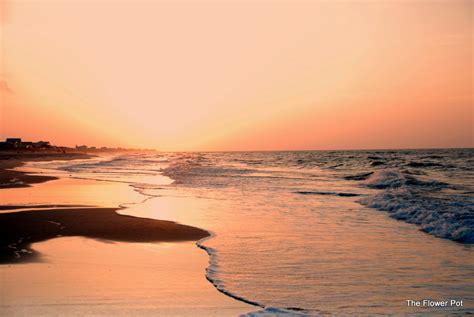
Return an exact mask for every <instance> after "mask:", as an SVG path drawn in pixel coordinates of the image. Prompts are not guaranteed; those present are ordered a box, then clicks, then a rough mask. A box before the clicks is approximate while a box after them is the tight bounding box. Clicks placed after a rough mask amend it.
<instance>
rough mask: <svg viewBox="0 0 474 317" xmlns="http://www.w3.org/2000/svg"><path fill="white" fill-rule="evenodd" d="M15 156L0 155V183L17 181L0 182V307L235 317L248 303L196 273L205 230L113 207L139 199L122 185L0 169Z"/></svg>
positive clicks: (15, 312) (20, 312) (16, 312)
mask: <svg viewBox="0 0 474 317" xmlns="http://www.w3.org/2000/svg"><path fill="white" fill-rule="evenodd" d="M75 158H81V159H83V158H85V157H83V156H82V157H75ZM75 158H71V159H75ZM36 159H38V160H46V158H45V157H42V158H35V160H36ZM51 159H60V160H63V159H67V158H65V157H64V156H62V155H60V157H57V156H55V157H54V158H51ZM26 160H27V161H29V160H30V159H29V158H28V159H26ZM22 162H24V159H11V158H10V159H9V160H2V159H1V157H0V166H1V167H2V168H0V175H1V177H0V180H1V181H0V183H4V180H6V181H7V182H10V180H11V176H12V175H13V176H15V177H17V176H19V177H21V179H22V181H23V182H24V185H23V186H18V184H17V185H14V186H2V187H0V198H1V199H0V200H1V201H2V204H3V205H1V206H0V240H1V241H2V242H1V247H0V249H1V250H0V253H1V254H2V255H1V256H0V257H1V260H0V261H1V263H0V281H1V282H0V315H1V316H31V315H35V316H64V315H67V316H84V315H94V316H111V315H114V316H130V315H135V316H157V315H158V316H162V315H166V316H238V315H241V314H245V313H247V312H249V311H253V310H254V307H253V306H250V305H247V304H245V303H242V302H239V301H235V300H233V299H231V298H229V297H227V296H225V295H223V294H222V293H220V292H219V291H217V290H216V289H215V288H214V287H213V286H212V284H210V283H209V282H208V281H207V280H206V277H205V269H206V267H207V265H208V261H209V258H208V256H207V254H206V253H205V252H203V251H202V250H200V249H199V248H197V247H196V244H195V241H197V240H198V239H200V238H202V237H205V236H208V232H207V231H204V230H201V229H197V228H193V227H189V226H185V225H180V224H178V223H175V222H172V221H162V220H156V219H147V218H138V217H137V216H138V214H137V215H133V214H130V212H128V209H126V208H118V207H117V206H118V205H121V206H122V204H124V205H123V206H129V205H134V207H135V208H138V209H139V207H140V205H141V202H142V201H143V199H144V198H143V196H142V195H140V194H139V193H138V192H136V191H134V190H133V189H132V188H131V187H129V186H128V185H126V184H121V183H113V182H98V181H94V180H86V179H73V178H69V177H68V176H67V175H65V177H62V176H61V175H60V176H61V177H60V178H57V177H54V176H55V175H57V174H54V176H53V175H48V173H49V172H48V171H46V170H43V171H41V170H40V171H38V172H37V171H33V173H32V172H31V171H32V169H25V170H24V171H23V172H21V170H20V171H18V173H13V174H12V173H9V172H10V171H6V169H8V168H14V167H18V166H21V165H22ZM25 171H27V172H25ZM14 172H16V170H15V171H14ZM43 173H44V175H42V174H43ZM17 178H18V177H17ZM31 184H34V185H33V186H31ZM9 185H11V184H9ZM98 206H100V207H98ZM126 210H127V211H126ZM125 211H126V212H125ZM191 211H192V210H190V212H191ZM117 212H119V213H117ZM127 213H128V215H127ZM20 239H21V241H20ZM19 241H20V242H19ZM5 245H6V246H7V248H5ZM22 249H24V251H22ZM15 252H17V253H15ZM30 252H31V253H30ZM17 255H20V258H18V257H17Z"/></svg>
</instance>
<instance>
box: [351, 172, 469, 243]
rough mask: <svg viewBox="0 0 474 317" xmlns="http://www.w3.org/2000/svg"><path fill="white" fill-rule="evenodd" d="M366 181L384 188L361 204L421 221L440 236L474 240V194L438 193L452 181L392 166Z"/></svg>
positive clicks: (459, 240)
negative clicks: (392, 168)
mask: <svg viewBox="0 0 474 317" xmlns="http://www.w3.org/2000/svg"><path fill="white" fill-rule="evenodd" d="M362 184H363V185H365V186H367V187H370V188H375V189H383V191H381V192H379V193H376V194H374V195H371V196H368V197H363V198H361V199H360V200H359V202H360V203H361V204H363V205H365V206H367V207H371V208H375V209H378V210H381V211H386V212H388V213H389V215H390V217H392V218H394V219H398V220H403V221H405V222H408V223H412V224H417V225H420V226H421V230H422V231H424V232H427V233H429V234H432V235H434V236H436V237H439V238H445V239H449V240H453V241H457V242H461V243H469V244H470V243H474V198H473V197H472V196H469V195H460V194H452V193H451V194H448V193H439V194H438V195H435V193H438V192H440V191H441V190H443V189H445V188H448V187H450V185H449V184H447V183H444V182H439V181H434V180H421V179H418V178H415V177H413V176H410V175H406V174H405V173H400V172H397V171H392V170H384V171H377V172H375V173H374V174H372V175H371V176H370V177H369V178H368V179H367V180H365V181H363V182H362Z"/></svg>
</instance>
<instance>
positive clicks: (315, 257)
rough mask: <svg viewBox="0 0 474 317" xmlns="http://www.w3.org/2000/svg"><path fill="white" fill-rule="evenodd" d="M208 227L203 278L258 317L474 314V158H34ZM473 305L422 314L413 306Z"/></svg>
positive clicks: (398, 154)
mask: <svg viewBox="0 0 474 317" xmlns="http://www.w3.org/2000/svg"><path fill="white" fill-rule="evenodd" d="M28 166H30V167H35V168H41V169H48V170H49V171H50V172H51V173H56V174H58V175H60V176H62V177H72V178H85V179H94V180H97V181H106V182H120V183H124V184H125V185H127V186H129V187H130V189H131V190H134V191H136V192H138V193H139V194H140V195H142V197H143V200H142V201H141V202H136V201H134V202H130V201H127V197H126V196H124V197H123V198H121V200H122V201H121V203H122V206H124V207H127V208H126V209H123V210H122V211H121V213H126V214H130V215H135V216H140V217H147V218H156V219H164V220H172V221H176V222H179V223H183V224H186V225H192V226H196V227H200V228H203V229H206V230H208V231H209V232H211V233H212V236H211V237H210V238H206V239H204V240H201V241H199V242H198V247H200V248H202V249H203V252H207V253H208V254H209V266H208V268H207V270H206V272H203V278H205V277H204V276H206V278H207V279H208V280H209V282H210V283H212V284H213V285H214V286H215V287H216V288H217V289H218V290H219V291H221V292H223V293H224V294H226V295H228V296H230V297H233V298H234V299H236V300H241V301H245V302H247V303H251V304H254V305H255V306H256V308H255V311H254V312H250V313H248V314H247V316H267V315H282V316H313V315H314V316H316V315H326V314H328V315H333V314H339V315H378V314H380V315H384V314H395V315H398V314H400V315H402V314H403V315H405V314H408V315H424V314H427V313H441V314H448V313H449V314H452V313H453V314H460V315H462V314H466V313H474V249H473V247H474V149H446V150H377V151H282V152H184V153H164V152H154V153H146V154H144V153H139V154H134V153H129V154H119V155H107V156H101V157H97V158H92V159H88V160H80V161H67V162H66V161H51V162H32V163H29V164H28ZM423 299H432V300H452V299H454V300H462V301H463V305H462V306H460V307H459V306H451V307H445V308H433V307H410V306H409V305H408V304H407V300H423Z"/></svg>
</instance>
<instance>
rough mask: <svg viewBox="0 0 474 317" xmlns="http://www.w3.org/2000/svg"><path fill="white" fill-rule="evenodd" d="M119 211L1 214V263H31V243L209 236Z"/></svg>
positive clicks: (83, 210)
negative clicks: (63, 239) (65, 238)
mask: <svg viewBox="0 0 474 317" xmlns="http://www.w3.org/2000/svg"><path fill="white" fill-rule="evenodd" d="M2 207H4V208H5V207H8V206H2ZM20 207H21V206H20ZM25 207H26V206H23V207H22V208H25ZM0 208H1V207H0ZM118 209H119V208H68V209H61V208H58V209H50V210H36V209H34V210H26V211H20V212H11V213H2V214H0V263H11V262H20V261H28V260H32V259H34V258H35V257H36V255H37V254H36V253H35V252H34V251H33V250H32V249H31V248H30V245H31V244H32V243H35V242H40V241H44V240H48V239H53V238H56V237H59V236H83V237H87V238H94V239H104V240H113V241H124V242H165V241H166V242H172V241H197V240H199V239H202V238H204V237H206V236H208V235H209V233H208V232H207V231H205V230H202V229H198V228H194V227H190V226H185V225H180V224H177V223H174V222H171V221H162V220H155V219H146V218H138V217H133V216H127V215H119V214H117V213H116V210H118Z"/></svg>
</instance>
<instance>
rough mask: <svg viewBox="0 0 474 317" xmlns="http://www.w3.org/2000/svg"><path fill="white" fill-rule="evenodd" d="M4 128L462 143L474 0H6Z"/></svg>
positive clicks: (471, 137)
mask: <svg viewBox="0 0 474 317" xmlns="http://www.w3.org/2000/svg"><path fill="white" fill-rule="evenodd" d="M0 10H1V11H0V19H1V20H0V27H1V29H0V44H1V46H0V58H1V59H0V61H1V64H0V94H1V96H0V97H1V99H0V102H1V104H0V106H1V107H0V138H4V137H7V136H8V137H17V136H18V137H22V138H23V139H27V140H32V141H37V140H49V141H51V142H52V143H54V144H58V145H69V146H73V145H75V144H88V145H94V146H104V145H106V146H122V147H142V148H156V149H159V150H170V151H188V150H189V151H192V150H303V149H304V150H308V149H315V150H317V149H321V150H323V149H377V148H383V149H387V148H435V147H473V146H474V131H473V129H474V125H473V123H474V122H473V121H474V114H473V107H474V104H473V81H472V80H473V79H472V76H473V61H472V59H473V23H474V22H473V2H471V1H458V0H446V1H429V0H426V1H425V0H423V1H421V0H420V1H417V0H413V1H409V0H406V1H405V0H393V1H388V0H387V1H383V0H382V1H357V0H353V1H349V0H347V1H306V2H299V1H288V2H285V1H278V2H277V1H243V0H242V1H233V2H230V1H221V2H204V1H196V0H195V1H188V2H182V1H169V2H166V1H147V2H139V1H120V2H118V1H105V0H103V1H86V0H84V1H41V0H39V1H9V0H6V1H3V2H0Z"/></svg>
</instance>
